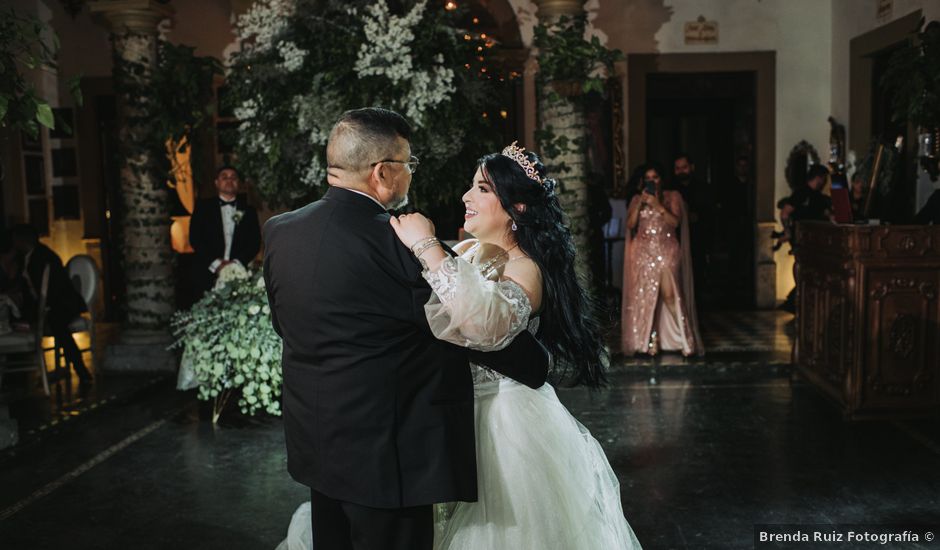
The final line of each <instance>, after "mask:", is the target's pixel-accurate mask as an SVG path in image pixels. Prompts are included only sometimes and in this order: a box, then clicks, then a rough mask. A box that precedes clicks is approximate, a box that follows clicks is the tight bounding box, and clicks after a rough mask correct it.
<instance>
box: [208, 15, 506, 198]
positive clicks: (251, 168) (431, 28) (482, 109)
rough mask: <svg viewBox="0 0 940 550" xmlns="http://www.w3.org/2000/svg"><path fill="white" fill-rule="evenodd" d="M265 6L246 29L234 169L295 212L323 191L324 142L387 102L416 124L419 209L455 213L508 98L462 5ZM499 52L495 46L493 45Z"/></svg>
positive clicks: (240, 30) (234, 80) (493, 140)
mask: <svg viewBox="0 0 940 550" xmlns="http://www.w3.org/2000/svg"><path fill="white" fill-rule="evenodd" d="M395 4H396V5H398V6H403V7H402V8H401V9H393V8H390V6H389V4H388V3H387V2H386V1H385V0H369V1H364V0H352V1H337V0H258V1H257V2H255V3H254V4H253V5H252V7H251V9H250V10H249V11H248V12H247V13H246V14H245V15H243V16H242V17H240V18H239V19H238V21H237V34H238V40H239V45H240V49H239V51H238V52H237V53H235V54H234V55H233V56H232V57H231V58H230V59H229V60H228V75H227V79H226V80H227V83H228V86H229V88H230V91H229V94H228V97H229V99H230V101H231V102H232V103H231V105H232V107H233V111H234V113H235V116H236V118H237V119H238V120H239V126H238V129H237V131H236V135H235V136H234V143H235V153H236V157H237V161H236V163H237V164H238V166H239V168H240V170H241V171H242V172H243V173H245V174H247V175H248V177H250V178H252V179H253V180H254V181H255V183H256V185H257V188H258V191H259V192H260V193H261V195H262V196H264V198H265V199H266V200H267V201H268V202H269V203H270V204H272V205H276V206H278V205H279V206H287V207H294V206H297V205H300V204H304V203H306V202H308V201H310V200H312V199H314V198H316V197H318V196H319V195H320V194H321V193H322V192H323V190H324V189H325V179H326V141H327V138H328V136H329V132H330V129H331V128H332V125H333V123H334V122H335V121H336V120H337V118H338V117H339V116H340V115H341V114H342V113H343V112H344V111H346V110H349V109H355V108H360V107H368V106H383V107H388V108H391V109H394V110H396V111H398V112H400V113H402V114H404V115H405V116H406V117H407V118H408V119H409V120H410V121H411V123H412V125H413V129H414V133H413V135H412V139H411V144H412V151H413V152H414V153H415V154H416V155H418V156H419V157H420V158H421V170H420V173H419V175H418V176H417V177H418V180H419V182H420V184H419V185H415V186H414V187H412V189H413V196H412V197H411V199H412V202H414V203H417V205H418V206H419V207H422V208H427V207H431V206H440V207H453V209H454V210H455V211H456V210H459V197H460V194H461V193H462V192H463V191H462V190H463V189H464V188H465V186H466V181H467V179H468V178H469V175H470V174H472V173H473V166H474V161H475V160H476V159H477V158H478V157H479V156H480V155H481V154H482V153H484V152H486V151H492V150H495V149H496V148H497V147H498V146H499V144H498V141H499V140H500V133H499V125H501V124H505V121H503V120H502V119H501V117H500V116H499V113H500V110H501V109H505V107H506V105H507V103H508V101H506V100H507V98H508V91H509V82H508V80H509V79H508V77H507V78H504V79H503V80H502V81H501V80H500V76H499V75H497V74H495V72H496V71H494V70H493V67H489V71H487V67H486V66H485V64H486V57H484V55H483V54H482V53H480V52H478V51H477V49H478V48H479V49H480V50H483V49H486V50H487V51H486V53H487V54H489V53H492V52H491V50H490V49H489V48H484V46H482V45H478V40H477V38H478V37H477V36H471V34H470V33H469V31H466V30H463V29H460V28H459V25H458V22H459V21H460V18H461V17H462V16H463V14H462V12H461V9H463V8H461V9H457V10H454V11H448V10H445V9H444V7H443V3H440V2H432V3H428V2H427V0H420V1H417V2H412V1H406V2H401V3H397V2H396V3H395ZM489 45H490V46H492V44H489Z"/></svg>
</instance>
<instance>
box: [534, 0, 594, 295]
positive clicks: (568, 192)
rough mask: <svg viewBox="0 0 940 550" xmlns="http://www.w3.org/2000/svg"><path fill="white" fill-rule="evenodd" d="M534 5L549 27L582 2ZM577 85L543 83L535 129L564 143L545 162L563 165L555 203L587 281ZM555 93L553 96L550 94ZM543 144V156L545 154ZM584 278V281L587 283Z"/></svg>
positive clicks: (545, 0)
mask: <svg viewBox="0 0 940 550" xmlns="http://www.w3.org/2000/svg"><path fill="white" fill-rule="evenodd" d="M534 1H535V4H536V5H537V6H538V17H539V22H540V23H543V24H546V25H550V24H553V23H556V22H557V21H558V19H559V18H560V17H562V16H567V17H569V18H571V17H575V16H578V15H580V14H581V13H582V12H583V10H584V0H534ZM580 85H581V83H580V82H577V83H576V82H545V83H544V86H543V87H542V89H540V90H537V92H536V93H537V96H538V109H539V112H538V116H537V118H538V128H539V129H540V130H545V129H549V128H550V129H551V131H552V132H553V133H554V134H555V136H556V137H559V138H564V139H566V140H567V143H568V145H567V147H565V148H564V150H563V152H562V153H561V154H559V155H556V156H554V157H552V158H547V159H546V161H547V162H548V163H549V165H550V167H551V166H562V165H563V166H565V167H567V170H566V171H564V172H557V171H556V175H557V176H558V181H559V182H560V183H561V186H560V188H559V190H558V192H559V197H558V198H559V201H560V202H561V205H562V207H563V208H564V209H565V213H566V214H567V215H568V220H569V223H570V227H571V233H572V236H573V238H574V242H575V247H576V249H577V250H578V262H577V270H578V273H579V275H581V276H584V277H586V278H588V279H589V278H590V270H589V269H588V261H589V259H590V257H589V251H590V249H591V246H590V239H591V238H592V235H591V227H590V223H589V219H588V189H587V166H586V165H585V163H586V161H587V157H586V155H585V146H586V144H587V135H586V134H587V121H586V119H585V115H584V109H583V107H582V106H581V104H580V103H579V102H578V101H577V97H576V96H577V95H579V94H580V93H581V92H580ZM552 92H555V93H552ZM542 145H543V151H542V152H543V154H544V153H546V151H545V150H544V149H545V147H544V145H545V144H544V143H543V144H542ZM588 279H586V280H588Z"/></svg>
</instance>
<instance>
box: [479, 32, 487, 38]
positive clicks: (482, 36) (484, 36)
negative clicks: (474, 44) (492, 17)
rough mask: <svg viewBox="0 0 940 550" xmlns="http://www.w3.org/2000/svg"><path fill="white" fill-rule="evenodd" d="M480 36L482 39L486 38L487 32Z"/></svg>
mask: <svg viewBox="0 0 940 550" xmlns="http://www.w3.org/2000/svg"><path fill="white" fill-rule="evenodd" d="M480 38H481V39H482V40H486V33H485V32H484V33H482V34H480Z"/></svg>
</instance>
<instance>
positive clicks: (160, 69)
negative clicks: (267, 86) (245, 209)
mask: <svg viewBox="0 0 940 550" xmlns="http://www.w3.org/2000/svg"><path fill="white" fill-rule="evenodd" d="M221 74H222V63H221V62H220V61H219V60H218V59H216V58H214V57H211V56H206V57H201V56H197V55H196V54H195V48H193V47H190V46H185V45H176V44H171V43H170V42H166V41H161V42H160V43H159V45H158V50H157V68H156V70H155V71H154V73H153V77H152V78H151V81H150V93H151V97H152V98H153V102H154V108H153V110H152V116H153V118H152V121H151V122H152V125H151V138H150V139H151V141H152V142H153V144H154V147H157V148H160V149H161V150H162V148H163V146H164V144H165V143H166V141H167V140H168V139H169V140H171V141H172V143H173V144H175V145H176V146H178V147H179V146H182V147H189V148H190V151H191V157H190V163H191V164H192V165H193V167H199V166H202V164H203V163H204V162H206V159H207V158H208V156H209V155H208V154H207V153H208V152H207V151H203V149H204V147H200V145H201V144H202V142H201V141H200V140H198V139H194V138H195V136H196V135H197V134H198V133H199V132H201V131H203V130H206V129H210V128H211V122H212V117H213V115H214V114H215V105H214V103H213V97H212V86H213V79H214V78H215V76H216V75H221ZM184 138H185V139H184ZM156 158H157V159H158V161H157V163H158V165H159V169H160V171H161V173H165V174H168V175H169V178H170V179H171V180H172V179H173V176H172V170H171V167H170V161H169V160H168V159H167V157H166V154H159V155H157V156H156ZM193 173H194V174H200V173H202V172H201V171H200V170H194V171H193Z"/></svg>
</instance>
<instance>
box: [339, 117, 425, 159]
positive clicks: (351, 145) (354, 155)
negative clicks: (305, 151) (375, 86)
mask: <svg viewBox="0 0 940 550" xmlns="http://www.w3.org/2000/svg"><path fill="white" fill-rule="evenodd" d="M399 137H401V138H404V139H406V140H407V139H409V138H410V137H411V126H410V125H409V124H408V122H407V121H406V120H405V119H404V117H402V116H401V115H400V114H398V113H396V112H395V111H390V110H388V109H382V108H379V107H367V108H365V109H354V110H352V111H346V112H345V113H343V115H342V116H341V117H339V120H338V121H336V124H334V125H333V129H332V130H331V131H330V139H329V141H328V142H327V145H326V163H327V166H328V167H332V168H340V169H343V170H350V171H359V170H364V169H366V168H368V167H369V166H370V165H371V164H372V163H375V162H379V161H381V160H383V159H388V158H391V157H393V156H394V155H395V154H396V153H398V143H397V140H398V138H399Z"/></svg>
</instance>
